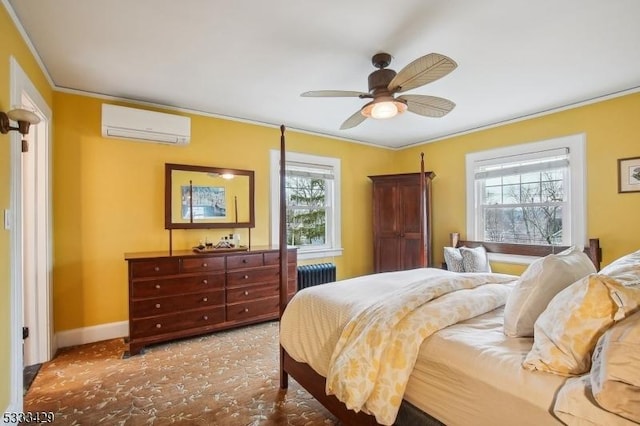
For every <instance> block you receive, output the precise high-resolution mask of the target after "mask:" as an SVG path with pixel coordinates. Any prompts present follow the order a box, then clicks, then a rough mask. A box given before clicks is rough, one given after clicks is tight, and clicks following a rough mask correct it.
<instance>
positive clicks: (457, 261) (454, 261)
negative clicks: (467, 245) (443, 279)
mask: <svg viewBox="0 0 640 426" xmlns="http://www.w3.org/2000/svg"><path fill="white" fill-rule="evenodd" d="M444 261H445V262H446V263H447V269H448V270H449V271H451V272H464V267H463V266H462V254H461V253H460V249H459V248H455V247H445V248H444Z"/></svg>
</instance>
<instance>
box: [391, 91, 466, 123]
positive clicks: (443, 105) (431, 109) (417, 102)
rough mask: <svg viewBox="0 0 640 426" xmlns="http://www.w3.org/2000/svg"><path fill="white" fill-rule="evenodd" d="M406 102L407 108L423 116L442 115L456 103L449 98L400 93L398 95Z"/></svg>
mask: <svg viewBox="0 0 640 426" xmlns="http://www.w3.org/2000/svg"><path fill="white" fill-rule="evenodd" d="M398 99H401V100H403V101H405V102H406V103H407V109H408V110H409V111H411V112H413V113H415V114H419V115H424V116H425V117H435V118H439V117H443V116H445V115H447V114H448V113H449V112H450V111H451V110H452V109H453V108H454V107H455V106H456V104H455V103H453V102H451V101H450V100H449V99H444V98H438V97H437V96H426V95H402V96H398Z"/></svg>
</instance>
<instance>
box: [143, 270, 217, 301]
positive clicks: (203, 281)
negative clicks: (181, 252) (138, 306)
mask: <svg viewBox="0 0 640 426" xmlns="http://www.w3.org/2000/svg"><path fill="white" fill-rule="evenodd" d="M224 278H225V276H224V273H220V274H207V275H196V276H191V277H182V278H167V279H158V280H148V281H137V282H134V283H132V289H131V292H132V297H133V298H134V299H139V298H150V297H163V296H174V297H181V295H182V294H185V293H196V292H202V291H207V290H215V289H224Z"/></svg>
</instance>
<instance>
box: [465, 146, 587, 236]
mask: <svg viewBox="0 0 640 426" xmlns="http://www.w3.org/2000/svg"><path fill="white" fill-rule="evenodd" d="M585 141H586V139H585V136H584V135H583V134H578V135H571V136H565V137H561V138H556V139H550V140H547V141H540V142H532V143H528V144H522V145H512V146H506V147H503V148H496V149H491V150H487V151H482V152H476V153H469V154H467V155H466V175H467V238H468V239H472V240H483V239H485V238H484V237H485V235H484V232H485V217H484V215H485V213H486V212H489V211H491V210H492V209H501V208H504V209H507V208H512V209H513V208H525V209H534V210H535V209H538V208H539V209H542V208H545V207H546V208H553V207H558V208H559V211H558V213H560V211H561V212H562V218H561V219H560V218H559V217H558V218H556V219H555V220H557V221H558V222H560V220H561V226H562V232H561V234H562V243H561V244H562V245H571V244H577V245H581V244H584V242H585V241H586V225H585V219H586V217H585V214H584V208H585V198H584V197H585V189H584V182H585V168H584V164H585V161H586V158H585ZM547 171H549V172H552V173H554V174H555V175H556V176H553V177H550V179H549V182H552V184H553V182H554V181H555V182H560V183H557V184H559V185H562V187H561V191H562V197H559V198H562V200H558V201H555V200H553V198H551V199H549V198H548V195H546V194H545V192H544V190H541V189H540V187H538V188H535V186H536V185H538V186H541V185H546V183H545V182H546V180H545V179H544V176H541V179H537V178H536V177H535V174H536V173H544V172H547ZM558 171H561V173H558ZM527 174H530V175H529V176H527ZM531 175H533V176H531ZM558 175H561V176H562V179H561V180H558V179H557V178H558V177H560V176H558ZM512 176H519V177H516V178H515V179H513V178H511V177H512ZM490 179H493V181H490ZM509 180H513V181H515V182H517V183H513V185H514V186H515V187H517V188H516V191H515V196H513V197H507V196H506V195H505V194H506V191H507V187H508V186H510V185H511V184H512V182H509ZM485 182H488V183H490V185H487V186H486V187H483V186H482V184H484V183H485ZM492 187H495V191H494V193H493V194H490V193H487V194H485V192H484V191H491V188H492ZM527 188H529V189H527ZM536 189H537V191H536ZM527 190H533V191H534V192H533V193H532V197H528V200H526V201H527V202H524V201H525V200H524V199H523V198H518V197H521V195H522V194H526V192H521V191H527ZM503 191H505V192H503ZM535 194H539V195H537V196H535ZM484 197H488V198H484ZM489 198H491V201H487V200H488V199H489ZM520 200H522V201H523V202H522V203H519V202H518V201H520ZM496 202H497V204H495V203H496ZM552 221H553V220H552ZM543 229H544V228H543Z"/></svg>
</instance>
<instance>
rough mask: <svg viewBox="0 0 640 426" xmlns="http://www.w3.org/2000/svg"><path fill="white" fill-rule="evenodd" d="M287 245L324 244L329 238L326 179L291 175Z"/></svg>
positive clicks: (289, 177) (287, 190) (288, 188)
mask: <svg viewBox="0 0 640 426" xmlns="http://www.w3.org/2000/svg"><path fill="white" fill-rule="evenodd" d="M286 193H287V244H290V245H294V246H298V247H300V246H307V245H324V244H325V240H326V215H327V209H326V180H325V179H319V178H312V177H306V176H292V175H288V176H287V180H286Z"/></svg>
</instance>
